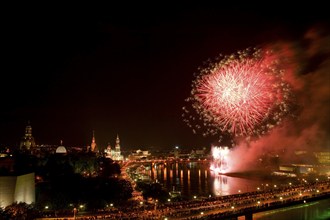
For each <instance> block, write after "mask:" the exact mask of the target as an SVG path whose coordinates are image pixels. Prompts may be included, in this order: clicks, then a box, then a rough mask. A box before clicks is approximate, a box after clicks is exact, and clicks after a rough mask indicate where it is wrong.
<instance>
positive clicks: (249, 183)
mask: <svg viewBox="0 0 330 220" xmlns="http://www.w3.org/2000/svg"><path fill="white" fill-rule="evenodd" d="M209 167H210V164H209V163H208V162H202V163H201V162H167V163H165V164H153V165H152V166H151V168H150V170H149V171H148V175H149V177H150V178H151V180H153V181H158V182H159V183H161V184H163V186H164V187H166V188H167V190H168V191H173V190H174V191H177V192H180V193H181V195H182V196H183V197H184V198H186V199H194V198H196V199H198V198H199V197H209V196H224V195H232V194H237V193H244V192H250V191H256V190H262V189H266V188H269V187H278V186H279V184H282V185H285V184H289V183H285V182H281V183H279V182H278V181H276V180H268V181H267V182H266V181H264V180H261V179H259V180H256V179H247V178H237V177H231V176H226V175H219V174H214V173H213V171H211V170H210V169H209ZM239 219H244V217H242V218H239ZM253 219H256V220H279V219H280V220H296V219H299V220H325V219H330V199H325V200H321V201H316V202H310V203H306V204H301V205H296V206H291V207H286V208H281V209H276V210H272V211H267V212H261V213H257V214H254V215H253Z"/></svg>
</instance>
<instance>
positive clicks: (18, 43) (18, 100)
mask: <svg viewBox="0 0 330 220" xmlns="http://www.w3.org/2000/svg"><path fill="white" fill-rule="evenodd" d="M314 7H315V8H317V9H319V10H321V6H319V7H317V6H314ZM314 7H313V6H311V7H308V8H307V7H306V8H302V9H300V10H301V11H296V13H297V14H292V8H286V9H282V11H280V12H277V13H274V12H270V11H263V10H258V9H256V8H254V7H253V6H250V7H243V6H241V7H220V6H211V5H210V6H206V5H204V6H203V7H197V6H196V7H190V8H186V7H182V8H181V7H178V8H171V7H169V8H155V9H154V10H147V9H142V7H141V8H138V10H137V9H133V8H124V7H123V8H117V7H112V8H110V9H109V11H107V12H104V11H103V12H98V11H92V10H88V9H85V10H83V11H79V10H76V11H73V10H70V9H67V10H61V12H62V13H60V15H59V14H57V13H51V12H46V11H44V12H42V11H34V10H32V11H31V13H27V12H25V11H24V10H22V11H19V12H18V13H17V14H16V16H15V18H14V19H12V20H11V21H8V22H5V25H4V27H5V28H4V30H5V31H4V32H5V33H6V36H5V38H6V42H7V44H6V46H5V49H4V53H5V54H6V58H5V60H4V66H3V70H2V72H5V73H6V74H5V76H4V78H3V79H2V81H3V82H4V85H3V86H2V87H1V89H0V92H1V99H2V102H3V103H5V104H4V105H3V108H2V109H1V110H0V113H1V119H0V120H1V123H0V144H1V145H15V144H17V143H19V142H20V140H21V138H22V136H23V135H24V129H25V126H26V124H27V121H30V122H31V126H32V128H33V136H34V137H35V141H36V143H37V144H43V143H45V144H58V143H59V141H60V140H63V142H64V144H65V145H67V146H77V145H78V146H86V145H89V144H90V143H91V140H92V131H93V130H94V131H95V138H96V142H97V144H98V145H100V146H104V147H105V146H106V145H107V143H108V142H110V143H111V144H112V145H114V140H115V137H116V135H117V134H119V135H120V138H121V144H122V147H123V149H124V148H125V147H133V146H144V147H152V146H155V147H164V148H165V147H168V148H169V147H174V146H177V145H178V146H187V147H204V146H206V147H207V146H210V145H211V144H212V143H217V140H218V139H217V138H216V137H203V136H202V135H200V134H193V132H192V131H191V129H190V128H189V127H187V126H186V124H185V123H184V122H183V120H182V117H181V114H182V107H183V106H184V105H185V101H184V100H185V99H186V98H187V97H188V96H189V94H190V92H191V91H190V90H191V82H192V80H193V79H194V73H196V72H197V71H198V67H199V66H202V65H203V62H205V61H207V60H208V59H213V58H215V57H216V56H217V55H218V54H220V53H222V54H227V55H228V54H232V53H234V52H236V51H237V50H244V49H245V48H248V47H255V46H260V45H268V44H272V43H277V42H279V41H281V42H290V43H292V42H295V43H297V45H298V46H297V48H298V49H297V50H304V49H306V48H307V47H304V42H303V41H304V37H305V36H306V33H308V32H309V31H310V30H311V29H313V28H315V27H318V25H321V26H320V30H322V31H323V30H324V28H323V26H322V25H324V24H327V21H326V18H327V16H326V14H323V13H321V12H320V11H318V13H316V12H312V9H313V8H314ZM279 8H280V7H278V9H279ZM307 12H309V13H307ZM292 44H293V43H292ZM321 58H322V57H321ZM313 63H317V60H316V61H314V60H313V61H311V64H310V65H312V64H313ZM312 68H313V67H310V69H312ZM5 70H7V71H5ZM307 73H308V71H305V72H304V73H303V74H307ZM327 105H328V104H327ZM224 144H227V143H226V142H224Z"/></svg>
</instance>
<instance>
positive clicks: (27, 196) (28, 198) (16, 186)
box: [0, 173, 35, 208]
mask: <svg viewBox="0 0 330 220" xmlns="http://www.w3.org/2000/svg"><path fill="white" fill-rule="evenodd" d="M14 202H17V203H19V202H25V203H27V204H31V203H34V202H35V177H34V173H29V174H25V175H20V176H0V207H1V208H4V207H6V206H8V205H11V204H12V203H14Z"/></svg>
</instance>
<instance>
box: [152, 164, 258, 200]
mask: <svg viewBox="0 0 330 220" xmlns="http://www.w3.org/2000/svg"><path fill="white" fill-rule="evenodd" d="M209 166H210V164H209V163H208V162H206V161H203V162H175V161H173V162H167V163H161V164H153V165H152V166H151V171H150V178H151V180H154V181H156V180H157V181H158V182H160V183H162V184H163V185H164V186H165V187H166V188H167V190H169V191H172V190H173V189H174V190H175V191H180V192H181V194H182V195H184V196H186V197H190V198H192V197H193V196H196V195H198V196H209V195H211V196H223V195H230V194H237V193H240V192H247V191H255V190H256V189H257V187H259V186H261V182H259V181H255V180H250V179H243V178H235V177H230V176H225V175H218V174H215V173H214V172H213V171H210V169H209Z"/></svg>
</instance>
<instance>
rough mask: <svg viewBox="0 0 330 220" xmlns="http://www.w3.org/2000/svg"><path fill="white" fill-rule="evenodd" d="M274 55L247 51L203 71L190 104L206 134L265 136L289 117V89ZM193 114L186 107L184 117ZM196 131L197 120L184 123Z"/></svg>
mask: <svg viewBox="0 0 330 220" xmlns="http://www.w3.org/2000/svg"><path fill="white" fill-rule="evenodd" d="M278 63H279V61H278V60H277V59H276V58H275V56H274V54H272V53H270V52H269V51H262V50H257V49H255V50H252V51H251V50H246V51H243V52H238V53H237V54H234V55H230V56H226V57H224V58H223V59H222V60H220V61H219V62H216V63H213V64H212V63H211V64H210V65H209V66H208V67H207V68H204V69H202V70H201V73H200V75H198V76H197V77H196V80H195V81H194V82H193V85H192V87H193V88H192V92H191V94H192V97H190V98H188V99H187V101H188V102H191V103H192V108H193V110H194V111H195V112H197V113H198V114H199V119H200V120H201V121H203V122H202V126H204V127H208V128H207V129H208V131H207V132H206V134H215V133H217V132H219V131H220V132H228V133H230V134H233V135H235V136H251V135H260V134H264V133H265V132H267V130H269V129H270V128H272V127H273V126H274V125H276V124H279V123H280V121H281V120H282V118H283V116H284V115H285V114H287V112H288V111H289V110H288V104H287V103H288V100H289V95H288V94H289V93H290V87H289V85H288V83H286V82H285V81H284V80H283V71H282V70H281V69H280V68H279V65H278ZM190 113H191V111H189V110H188V109H187V108H184V114H183V116H184V117H185V116H187V115H189V114H190ZM185 121H186V122H187V124H188V125H189V126H190V127H193V129H194V130H199V129H201V127H202V126H201V125H194V121H196V120H195V117H189V119H186V120H185Z"/></svg>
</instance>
